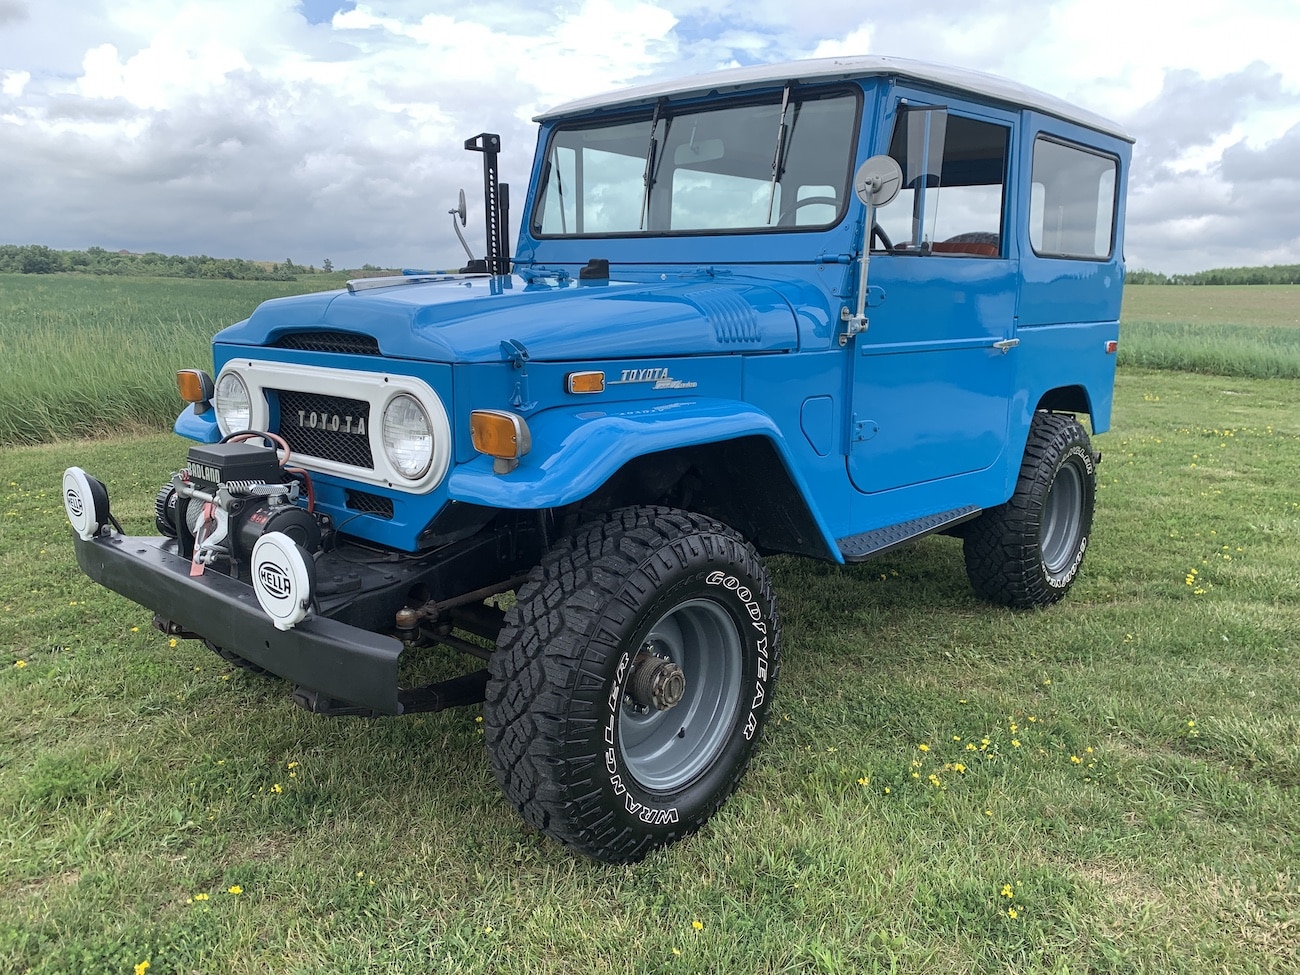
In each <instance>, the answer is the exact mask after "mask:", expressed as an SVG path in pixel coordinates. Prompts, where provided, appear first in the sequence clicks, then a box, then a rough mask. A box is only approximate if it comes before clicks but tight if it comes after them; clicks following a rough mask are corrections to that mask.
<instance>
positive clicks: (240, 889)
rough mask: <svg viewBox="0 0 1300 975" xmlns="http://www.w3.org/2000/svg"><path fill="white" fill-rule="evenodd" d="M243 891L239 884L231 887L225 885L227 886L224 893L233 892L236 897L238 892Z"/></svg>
mask: <svg viewBox="0 0 1300 975" xmlns="http://www.w3.org/2000/svg"><path fill="white" fill-rule="evenodd" d="M243 892H244V888H243V887H241V886H239V884H235V886H233V887H227V888H226V893H227V894H234V895H235V896H236V897H238V896H239V895H240V894H242V893H243Z"/></svg>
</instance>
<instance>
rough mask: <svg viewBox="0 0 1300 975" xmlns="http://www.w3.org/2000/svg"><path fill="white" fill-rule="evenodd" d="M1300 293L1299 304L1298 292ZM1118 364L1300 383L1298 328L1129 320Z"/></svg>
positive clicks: (1299, 289) (1298, 300)
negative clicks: (1294, 380) (1295, 380)
mask: <svg viewBox="0 0 1300 975" xmlns="http://www.w3.org/2000/svg"><path fill="white" fill-rule="evenodd" d="M1171 290H1172V289H1171ZM1182 290H1186V291H1193V290H1197V289H1193V288H1185V289H1182ZM1296 293H1297V302H1300V288H1297V289H1296ZM1119 365H1120V366H1124V367H1132V366H1136V367H1139V368H1143V369H1171V370H1176V371H1179V372H1199V373H1203V374H1206V375H1214V376H1240V377H1248V378H1253V379H1300V328H1279V327H1277V326H1270V325H1197V324H1193V323H1190V322H1140V321H1139V322H1128V321H1126V322H1124V323H1123V326H1122V328H1121V333H1120V343H1119Z"/></svg>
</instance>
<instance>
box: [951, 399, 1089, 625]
mask: <svg viewBox="0 0 1300 975" xmlns="http://www.w3.org/2000/svg"><path fill="white" fill-rule="evenodd" d="M1076 443H1082V444H1083V445H1084V447H1085V449H1087V450H1089V451H1091V446H1090V444H1089V440H1088V434H1087V432H1086V431H1085V430H1084V429H1083V426H1082V425H1081V424H1080V423H1079V421H1078V420H1076V419H1075V418H1074V417H1073V416H1070V415H1068V414H1061V413H1037V414H1035V415H1034V420H1033V423H1032V425H1031V426H1030V428H1029V439H1028V442H1027V443H1026V444H1025V454H1024V460H1023V462H1022V463H1021V466H1020V474H1019V477H1018V479H1017V482H1016V489H1015V492H1014V493H1013V494H1012V496H1011V498H1010V500H1008V501H1007V502H1006V503H1005V504H1002V505H999V506H998V507H996V508H990V509H989V510H988V511H986V512H984V514H982V515H981V516H980V517H979V518H977V519H975V520H974V521H972V522H971V523H970V524H969V525H968V526H967V527H966V529H965V532H964V535H963V538H964V543H963V547H964V554H965V558H966V574H967V576H968V577H969V579H970V583H971V586H972V587H973V588H974V589H975V591H976V593H978V594H979V595H980V596H982V597H984V598H985V599H988V600H989V601H991V602H994V603H998V604H1000V605H1003V606H1011V607H1015V608H1018V609H1027V608H1031V607H1034V606H1048V605H1051V604H1052V603H1055V602H1057V601H1058V600H1060V599H1061V598H1062V597H1064V596H1065V594H1066V592H1067V591H1068V589H1069V586H1070V584H1071V583H1072V582H1073V574H1072V576H1071V578H1070V580H1069V582H1067V584H1066V585H1064V586H1052V585H1050V584H1049V583H1048V581H1047V577H1046V576H1045V574H1044V572H1043V567H1042V560H1041V558H1040V553H1039V544H1038V532H1039V523H1040V519H1041V516H1042V510H1043V505H1044V502H1045V499H1046V497H1047V493H1048V491H1049V489H1050V488H1051V486H1052V480H1053V478H1054V477H1055V475H1056V471H1057V467H1058V464H1059V458H1061V457H1062V456H1063V455H1064V454H1065V453H1066V451H1067V450H1068V449H1069V448H1070V446H1071V445H1073V444H1076ZM1085 494H1086V503H1085V506H1084V507H1085V510H1084V511H1083V524H1082V536H1083V538H1085V539H1086V538H1087V537H1088V536H1089V534H1090V532H1091V528H1092V511H1093V500H1094V498H1095V491H1094V490H1093V489H1092V487H1091V486H1088V488H1087V489H1086V491H1085ZM1075 573H1077V566H1076V568H1075Z"/></svg>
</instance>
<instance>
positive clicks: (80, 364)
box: [0, 274, 1300, 446]
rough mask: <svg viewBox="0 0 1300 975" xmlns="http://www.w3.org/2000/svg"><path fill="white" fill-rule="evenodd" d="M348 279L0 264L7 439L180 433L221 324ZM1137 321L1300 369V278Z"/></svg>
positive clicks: (1149, 347) (1160, 294) (1237, 362)
mask: <svg viewBox="0 0 1300 975" xmlns="http://www.w3.org/2000/svg"><path fill="white" fill-rule="evenodd" d="M344 277H345V275H342V274H332V275H323V274H321V275H312V276H306V277H304V278H303V279H302V280H301V281H299V282H264V281H201V280H186V279H179V278H103V277H91V276H77V275H57V276H47V275H23V274H0V348H2V349H4V350H5V351H4V355H0V446H2V445H5V444H24V443H49V442H54V441H58V440H67V439H73V438H76V437H99V436H112V435H115V434H121V433H128V432H146V431H151V430H154V431H161V430H168V429H170V428H171V424H172V421H173V420H175V418H176V414H177V413H178V412H179V409H180V406H181V405H182V404H181V402H180V400H179V399H178V397H177V395H176V387H175V381H174V377H175V373H176V370H177V369H185V368H194V367H198V368H204V369H208V368H211V365H212V350H211V340H212V335H213V334H214V333H215V332H216V331H218V330H219V329H221V328H224V327H225V326H226V325H229V324H230V323H232V322H236V321H239V320H241V319H243V318H246V317H247V316H248V314H249V313H250V312H251V311H252V310H253V309H254V308H255V307H256V306H257V304H258V303H259V302H261V301H263V300H264V299H266V298H272V297H278V296H281V295H287V294H294V293H299V292H302V291H305V290H311V289H317V290H319V289H325V288H334V287H340V286H341V285H342V283H343V278H344ZM1123 324H1124V328H1123V333H1122V341H1121V342H1120V351H1119V363H1120V365H1121V366H1139V367H1142V368H1147V369H1175V370H1182V371H1187V372H1200V373H1205V374H1211V375H1223V376H1255V377H1269V378H1281V379H1300V327H1296V326H1297V325H1300V287H1295V286H1267V285H1263V286H1249V287H1246V286H1242V287H1173V286H1157V285H1147V286H1143V287H1133V288H1129V289H1127V291H1126V292H1125V296H1124V315H1123ZM1288 326H1289V327H1288Z"/></svg>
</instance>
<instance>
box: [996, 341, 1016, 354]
mask: <svg viewBox="0 0 1300 975" xmlns="http://www.w3.org/2000/svg"><path fill="white" fill-rule="evenodd" d="M1019 344H1020V339H1002V340H1001V341H1000V342H994V343H993V348H995V349H997V350H998V351H999V352H1001V353H1002V354H1003V355H1006V354H1007V353H1008V352H1010V351H1011V350H1012V349H1014V348H1015V347H1016V346H1017V345H1019Z"/></svg>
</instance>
